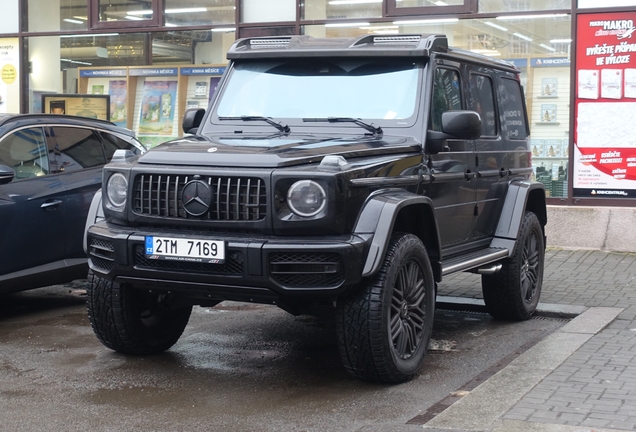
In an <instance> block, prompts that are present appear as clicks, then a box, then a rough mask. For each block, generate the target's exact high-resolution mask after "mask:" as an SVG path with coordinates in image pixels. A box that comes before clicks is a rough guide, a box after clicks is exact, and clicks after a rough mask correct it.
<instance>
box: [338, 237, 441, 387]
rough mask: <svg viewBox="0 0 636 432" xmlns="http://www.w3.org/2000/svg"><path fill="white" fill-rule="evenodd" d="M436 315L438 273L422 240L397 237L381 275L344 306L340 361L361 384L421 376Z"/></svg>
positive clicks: (341, 306) (343, 301)
mask: <svg viewBox="0 0 636 432" xmlns="http://www.w3.org/2000/svg"><path fill="white" fill-rule="evenodd" d="M434 311H435V285H434V281H433V272H432V270H431V264H430V261H429V258H428V254H427V252H426V248H425V247H424V245H423V244H422V242H421V241H420V239H419V238H418V237H416V236H414V235H412V234H405V233H396V234H394V235H393V236H392V238H391V242H390V244H389V246H388V249H387V252H386V254H385V256H384V262H383V264H382V267H381V268H380V270H379V271H378V273H377V274H376V275H375V276H374V277H373V279H372V280H370V281H369V282H368V283H367V284H365V286H363V287H362V289H360V290H359V291H358V292H356V293H355V294H354V295H353V296H351V297H348V298H344V299H341V300H339V301H338V308H337V315H336V318H337V321H336V325H337V332H338V344H339V348H340V356H341V358H342V361H343V363H344V366H345V368H346V369H347V371H348V372H349V373H350V374H351V375H353V376H355V377H358V378H361V379H364V380H368V381H375V382H383V383H400V382H404V381H407V380H409V379H411V378H413V377H414V376H415V375H416V374H417V372H418V371H419V369H420V367H421V366H422V363H423V361H424V355H425V354H426V351H427V349H428V344H429V341H430V339H431V333H432V329H433V315H434Z"/></svg>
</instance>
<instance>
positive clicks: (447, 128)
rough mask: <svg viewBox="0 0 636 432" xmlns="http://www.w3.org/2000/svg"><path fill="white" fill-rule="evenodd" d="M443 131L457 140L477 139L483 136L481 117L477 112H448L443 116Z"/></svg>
mask: <svg viewBox="0 0 636 432" xmlns="http://www.w3.org/2000/svg"><path fill="white" fill-rule="evenodd" d="M442 131H443V132H444V133H446V134H448V135H452V136H453V137H454V138H457V139H465V140H472V139H477V138H479V137H480V136H481V117H480V116H479V114H477V113H476V112H475V111H446V112H445V113H443V114H442Z"/></svg>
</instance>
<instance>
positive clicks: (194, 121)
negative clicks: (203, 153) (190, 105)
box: [181, 108, 205, 134]
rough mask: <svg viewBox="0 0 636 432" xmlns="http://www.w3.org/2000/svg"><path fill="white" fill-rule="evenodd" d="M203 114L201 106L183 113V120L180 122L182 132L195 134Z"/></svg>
mask: <svg viewBox="0 0 636 432" xmlns="http://www.w3.org/2000/svg"><path fill="white" fill-rule="evenodd" d="M204 115H205V110H204V109H202V108H194V109H189V110H187V111H186V112H185V114H184V115H183V121H182V122H181V128H182V129H183V132H185V133H187V134H195V133H197V130H198V129H199V126H201V121H202V120H203V116H204Z"/></svg>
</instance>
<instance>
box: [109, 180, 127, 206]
mask: <svg viewBox="0 0 636 432" xmlns="http://www.w3.org/2000/svg"><path fill="white" fill-rule="evenodd" d="M127 193H128V180H127V179H126V177H125V176H124V175H123V174H120V173H115V174H113V175H111V176H110V178H109V179H108V183H107V184H106V195H107V196H108V202H109V203H110V204H111V205H112V206H113V207H114V210H120V211H121V210H122V208H123V207H124V205H125V204H126V196H127Z"/></svg>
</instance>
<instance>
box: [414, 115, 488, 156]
mask: <svg viewBox="0 0 636 432" xmlns="http://www.w3.org/2000/svg"><path fill="white" fill-rule="evenodd" d="M480 136H481V117H480V116H479V114H477V113H476V112H475V111H446V112H444V113H442V132H439V131H433V130H429V131H428V133H427V134H426V149H427V152H428V153H431V154H436V153H440V152H442V151H444V150H445V149H447V146H446V140H449V139H460V140H473V139H477V138H479V137H480Z"/></svg>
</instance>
